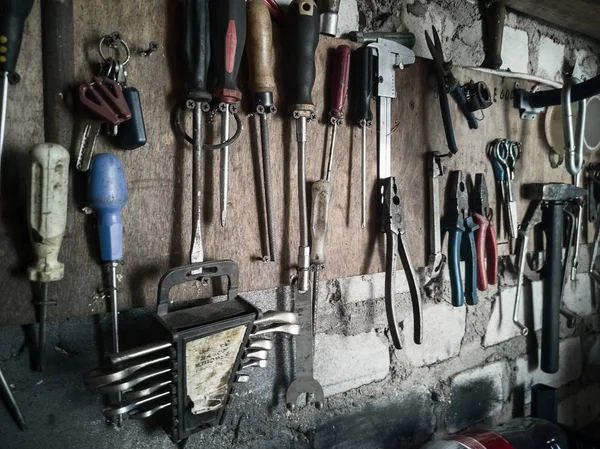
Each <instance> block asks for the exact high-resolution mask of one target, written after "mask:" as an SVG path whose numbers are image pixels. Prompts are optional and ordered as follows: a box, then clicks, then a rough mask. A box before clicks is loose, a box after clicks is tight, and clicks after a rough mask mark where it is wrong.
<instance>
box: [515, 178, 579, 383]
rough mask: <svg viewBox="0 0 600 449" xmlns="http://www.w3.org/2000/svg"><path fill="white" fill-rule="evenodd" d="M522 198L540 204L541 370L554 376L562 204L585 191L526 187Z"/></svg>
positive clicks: (559, 185) (564, 186) (550, 186)
mask: <svg viewBox="0 0 600 449" xmlns="http://www.w3.org/2000/svg"><path fill="white" fill-rule="evenodd" d="M523 190H524V192H525V197H526V198H529V199H531V200H534V201H539V202H541V203H542V206H541V207H542V226H543V227H544V233H545V234H546V261H545V263H544V271H543V277H544V309H543V315H542V356H541V364H540V365H541V369H542V371H544V372H545V373H550V374H552V373H556V372H557V371H558V360H559V339H560V316H559V314H560V304H561V296H562V281H563V267H562V241H563V221H564V220H563V219H564V206H565V203H567V202H570V201H573V200H575V199H576V198H579V197H581V196H584V195H585V194H586V193H587V192H586V191H585V190H584V189H581V188H579V187H576V186H574V185H572V184H562V183H550V184H529V185H526V186H525V187H524V189H523Z"/></svg>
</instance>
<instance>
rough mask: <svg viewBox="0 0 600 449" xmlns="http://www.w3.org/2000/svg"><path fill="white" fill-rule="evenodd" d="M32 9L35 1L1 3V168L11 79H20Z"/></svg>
mask: <svg viewBox="0 0 600 449" xmlns="http://www.w3.org/2000/svg"><path fill="white" fill-rule="evenodd" d="M31 8H33V0H1V1H0V167H1V162H2V150H3V149H4V134H5V131H6V106H7V102H8V85H9V83H10V81H9V77H13V80H14V81H15V82H17V81H18V79H19V77H18V76H17V75H16V73H15V69H16V68H17V60H18V59H19V53H20V51H21V41H22V40H23V27H24V26H25V19H27V16H29V13H30V12H31Z"/></svg>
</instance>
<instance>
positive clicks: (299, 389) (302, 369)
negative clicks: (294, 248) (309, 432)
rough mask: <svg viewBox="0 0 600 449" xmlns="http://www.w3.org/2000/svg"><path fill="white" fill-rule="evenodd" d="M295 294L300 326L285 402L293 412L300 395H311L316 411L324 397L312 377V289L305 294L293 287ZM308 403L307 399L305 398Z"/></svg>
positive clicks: (321, 405)
mask: <svg viewBox="0 0 600 449" xmlns="http://www.w3.org/2000/svg"><path fill="white" fill-rule="evenodd" d="M294 292H295V294H296V313H297V314H298V324H299V325H300V334H298V335H297V336H296V363H295V366H296V379H294V381H293V382H292V383H291V384H290V386H289V387H288V389H287V394H286V402H287V407H288V409H290V410H293V409H294V408H295V407H296V402H297V400H298V397H299V396H300V395H301V394H306V395H311V394H312V395H313V399H314V404H315V407H316V408H317V409H319V410H320V409H321V408H323V403H324V400H325V396H324V394H323V388H322V387H321V384H320V383H319V382H318V381H317V380H316V379H315V378H314V376H313V356H314V339H313V335H314V333H313V325H314V323H313V310H312V309H313V302H312V299H313V298H312V288H310V285H309V287H308V289H307V290H306V292H304V293H301V292H299V291H298V289H297V285H296V286H294ZM306 399H307V400H306V403H307V404H308V403H309V398H308V397H307V398H306Z"/></svg>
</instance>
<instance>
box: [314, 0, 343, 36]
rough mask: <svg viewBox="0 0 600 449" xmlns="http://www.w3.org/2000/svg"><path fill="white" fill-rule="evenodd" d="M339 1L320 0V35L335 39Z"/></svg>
mask: <svg viewBox="0 0 600 449" xmlns="http://www.w3.org/2000/svg"><path fill="white" fill-rule="evenodd" d="M341 2H342V1H341V0H320V2H319V6H318V7H319V12H320V13H321V34H326V35H328V36H333V37H335V36H336V35H337V28H338V14H339V12H340V3H341Z"/></svg>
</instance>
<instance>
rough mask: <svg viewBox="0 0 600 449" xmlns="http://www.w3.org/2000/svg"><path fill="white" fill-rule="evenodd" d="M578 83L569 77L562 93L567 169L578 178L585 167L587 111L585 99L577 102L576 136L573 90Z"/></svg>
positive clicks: (575, 79)
mask: <svg viewBox="0 0 600 449" xmlns="http://www.w3.org/2000/svg"><path fill="white" fill-rule="evenodd" d="M577 83H579V80H578V79H577V78H575V77H572V76H569V77H567V79H566V80H565V84H564V86H563V88H562V93H561V102H562V111H563V115H562V119H563V133H564V136H565V167H566V168H567V171H568V172H569V174H570V175H572V176H576V175H577V174H578V173H579V172H580V171H581V169H582V167H583V131H584V127H585V115H586V109H587V105H586V100H585V99H583V100H579V101H578V102H577V107H578V114H577V135H576V136H574V134H573V110H572V108H571V90H572V88H573V85H574V84H577Z"/></svg>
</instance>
